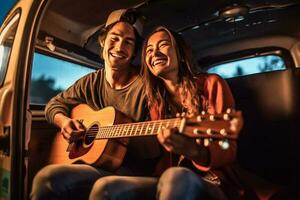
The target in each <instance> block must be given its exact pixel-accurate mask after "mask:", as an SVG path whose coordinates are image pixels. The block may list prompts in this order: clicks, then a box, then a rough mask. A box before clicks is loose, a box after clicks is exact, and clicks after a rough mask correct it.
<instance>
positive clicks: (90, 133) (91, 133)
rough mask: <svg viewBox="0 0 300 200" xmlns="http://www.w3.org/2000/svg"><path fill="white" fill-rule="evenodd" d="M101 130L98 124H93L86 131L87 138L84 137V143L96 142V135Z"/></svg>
mask: <svg viewBox="0 0 300 200" xmlns="http://www.w3.org/2000/svg"><path fill="white" fill-rule="evenodd" d="M98 131H99V126H98V124H93V125H92V126H91V127H90V128H89V129H88V130H87V132H86V134H85V138H84V143H85V145H90V144H91V143H93V142H94V140H95V137H96V135H97V133H98Z"/></svg>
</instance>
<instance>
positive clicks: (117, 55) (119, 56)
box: [111, 53, 125, 58]
mask: <svg viewBox="0 0 300 200" xmlns="http://www.w3.org/2000/svg"><path fill="white" fill-rule="evenodd" d="M111 55H112V56H113V57H116V58H124V57H125V56H122V55H119V54H115V53H112V54H111Z"/></svg>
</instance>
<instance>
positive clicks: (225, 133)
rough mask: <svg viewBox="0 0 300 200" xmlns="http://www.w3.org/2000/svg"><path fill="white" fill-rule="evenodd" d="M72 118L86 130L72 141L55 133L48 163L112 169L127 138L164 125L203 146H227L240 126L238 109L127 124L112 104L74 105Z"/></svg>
mask: <svg viewBox="0 0 300 200" xmlns="http://www.w3.org/2000/svg"><path fill="white" fill-rule="evenodd" d="M71 118H73V119H78V120H80V121H81V122H82V123H83V125H84V126H85V127H86V132H85V133H84V134H83V135H82V137H81V138H80V139H78V140H76V141H75V142H73V143H71V144H69V143H68V142H67V141H66V140H65V139H64V138H63V136H62V134H60V133H58V134H57V135H56V137H55V139H54V142H53V145H52V150H51V153H50V154H51V155H50V163H65V164H66V163H86V164H90V165H94V166H101V168H103V169H107V170H115V169H117V168H118V167H119V166H120V165H121V163H122V161H123V158H124V156H125V153H126V146H127V144H128V141H129V138H130V137H142V136H153V135H156V134H157V133H158V131H159V130H160V129H162V128H164V127H177V128H178V130H179V132H180V133H181V134H185V135H187V136H188V137H192V138H195V139H196V140H197V141H203V142H204V145H208V144H209V142H211V141H213V140H218V141H219V144H220V146H221V147H222V148H224V149H226V148H227V147H228V144H229V143H228V141H229V140H235V139H236V138H237V135H238V133H239V131H240V129H241V128H242V125H243V124H242V123H243V121H242V114H241V112H240V111H231V112H227V113H224V114H218V115H210V114H206V113H202V114H200V115H198V116H196V117H193V118H185V117H177V118H172V119H163V120H157V121H146V122H136V123H130V122H131V120H130V119H129V118H128V117H126V116H125V115H124V114H122V113H121V112H119V111H117V110H116V109H114V108H113V107H106V108H104V109H101V110H99V111H95V110H93V109H92V108H90V107H89V106H88V105H86V104H80V105H78V106H76V107H74V108H73V109H72V112H71Z"/></svg>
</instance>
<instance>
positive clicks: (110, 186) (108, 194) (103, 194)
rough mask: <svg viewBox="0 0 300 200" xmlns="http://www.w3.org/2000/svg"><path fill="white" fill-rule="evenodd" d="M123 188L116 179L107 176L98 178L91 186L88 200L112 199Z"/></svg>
mask: <svg viewBox="0 0 300 200" xmlns="http://www.w3.org/2000/svg"><path fill="white" fill-rule="evenodd" d="M121 189H123V187H120V181H119V178H118V177H115V176H107V177H102V178H99V179H98V180H97V181H96V182H95V183H94V185H93V188H92V190H91V193H90V199H114V198H113V196H115V195H116V194H118V193H119V192H120V190H121Z"/></svg>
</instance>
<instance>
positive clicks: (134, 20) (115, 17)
mask: <svg viewBox="0 0 300 200" xmlns="http://www.w3.org/2000/svg"><path fill="white" fill-rule="evenodd" d="M119 21H125V22H128V23H129V24H131V25H132V26H133V28H134V29H135V30H136V32H137V33H138V34H139V36H142V33H143V24H144V23H143V18H142V17H140V16H138V14H137V12H136V10H134V9H119V10H115V11H113V12H111V13H110V15H109V16H108V18H107V21H106V23H105V28H107V27H108V26H109V25H112V24H115V23H117V22H119Z"/></svg>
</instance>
